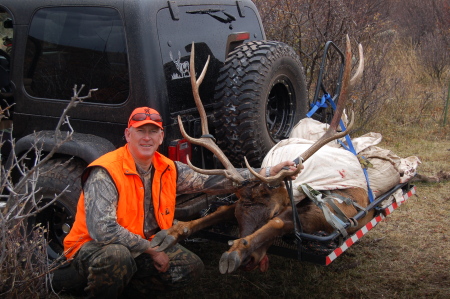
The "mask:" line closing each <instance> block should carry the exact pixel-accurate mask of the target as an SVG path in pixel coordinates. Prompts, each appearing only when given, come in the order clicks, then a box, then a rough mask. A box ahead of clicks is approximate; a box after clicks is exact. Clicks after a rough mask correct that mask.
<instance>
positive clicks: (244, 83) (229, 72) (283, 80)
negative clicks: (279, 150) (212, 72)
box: [214, 41, 307, 167]
mask: <svg viewBox="0 0 450 299" xmlns="http://www.w3.org/2000/svg"><path fill="white" fill-rule="evenodd" d="M214 100H215V102H214V126H215V134H216V138H217V144H218V145H219V147H220V148H221V149H222V150H223V151H224V153H225V154H226V155H227V157H228V158H229V159H230V161H231V162H232V163H233V164H234V165H235V166H237V167H240V166H242V165H243V164H244V156H246V157H247V160H248V161H249V163H250V165H251V166H253V167H259V166H260V165H261V163H262V160H263V158H264V156H265V154H266V153H267V152H268V151H269V150H270V149H271V148H272V147H273V146H274V145H275V143H276V142H278V141H280V140H282V139H285V138H287V137H288V136H289V133H290V132H291V130H292V128H293V127H294V126H295V124H296V123H297V122H298V121H299V120H300V119H301V118H303V117H305V115H306V112H307V93H306V82H305V75H304V72H303V66H302V64H301V62H300V59H299V57H298V55H297V54H296V53H295V51H294V50H293V49H292V48H291V47H290V46H288V45H286V44H284V43H281V42H275V41H254V42H248V43H246V44H243V45H241V46H239V47H237V48H236V49H235V50H234V51H233V52H231V53H230V54H229V55H228V58H227V59H226V61H225V64H224V66H223V67H222V68H221V70H220V74H219V78H218V82H217V85H216V90H215V99H214Z"/></svg>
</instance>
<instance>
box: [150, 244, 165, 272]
mask: <svg viewBox="0 0 450 299" xmlns="http://www.w3.org/2000/svg"><path fill="white" fill-rule="evenodd" d="M156 248H158V247H149V248H148V249H147V250H146V251H145V253H147V254H149V255H150V256H151V257H152V259H153V265H154V266H155V268H156V270H158V271H159V272H166V271H167V270H169V257H168V256H167V254H166V253H165V252H164V251H159V252H158V251H156Z"/></svg>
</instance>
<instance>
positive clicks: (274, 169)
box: [259, 161, 304, 180]
mask: <svg viewBox="0 0 450 299" xmlns="http://www.w3.org/2000/svg"><path fill="white" fill-rule="evenodd" d="M296 166H297V165H295V163H294V162H292V161H284V162H281V163H279V164H277V165H275V166H271V167H270V168H269V175H268V176H274V175H276V174H277V173H279V172H280V171H281V170H282V169H283V167H289V170H291V171H294V170H295V169H296V168H297V167H296ZM301 168H302V169H303V168H304V166H303V165H302V166H301ZM267 169H268V168H263V169H261V171H260V172H259V173H260V174H261V175H263V176H267ZM296 178H297V176H296V175H294V176H292V177H291V179H292V180H295V179H296Z"/></svg>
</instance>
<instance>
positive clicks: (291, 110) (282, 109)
mask: <svg viewBox="0 0 450 299" xmlns="http://www.w3.org/2000/svg"><path fill="white" fill-rule="evenodd" d="M295 108H296V107H295V91H294V88H293V86H292V83H291V81H290V80H289V79H288V78H287V77H286V76H281V77H279V78H277V80H275V81H274V84H273V85H272V89H271V90H270V93H269V97H268V100H267V107H266V125H267V130H268V132H269V135H270V137H271V138H272V139H273V141H274V142H278V141H280V140H282V139H285V138H287V137H288V135H289V133H290V131H291V129H292V127H293V125H294V121H295Z"/></svg>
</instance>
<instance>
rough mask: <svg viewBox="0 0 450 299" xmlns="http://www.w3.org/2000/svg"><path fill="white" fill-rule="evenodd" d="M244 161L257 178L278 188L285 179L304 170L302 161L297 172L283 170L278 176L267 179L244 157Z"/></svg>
mask: <svg viewBox="0 0 450 299" xmlns="http://www.w3.org/2000/svg"><path fill="white" fill-rule="evenodd" d="M244 161H245V165H246V166H247V168H248V170H249V171H250V172H251V173H252V174H253V175H254V176H255V177H256V178H258V179H259V180H260V181H262V182H264V183H266V184H267V185H270V186H278V185H279V184H280V183H281V182H282V181H283V180H284V178H285V177H290V176H294V175H297V174H299V173H300V170H302V162H301V161H300V162H299V163H298V164H297V168H296V169H295V170H289V169H282V170H281V171H280V172H278V173H277V174H276V175H274V176H270V177H265V176H262V175H260V174H259V173H257V172H256V171H255V170H254V169H253V168H252V167H251V166H250V164H249V163H248V161H247V158H246V157H244Z"/></svg>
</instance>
